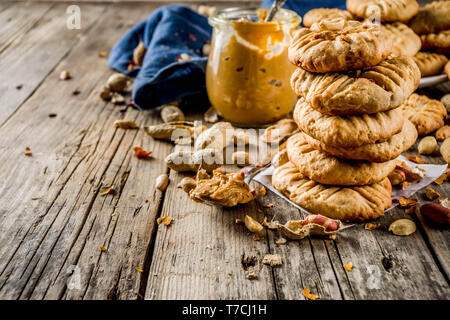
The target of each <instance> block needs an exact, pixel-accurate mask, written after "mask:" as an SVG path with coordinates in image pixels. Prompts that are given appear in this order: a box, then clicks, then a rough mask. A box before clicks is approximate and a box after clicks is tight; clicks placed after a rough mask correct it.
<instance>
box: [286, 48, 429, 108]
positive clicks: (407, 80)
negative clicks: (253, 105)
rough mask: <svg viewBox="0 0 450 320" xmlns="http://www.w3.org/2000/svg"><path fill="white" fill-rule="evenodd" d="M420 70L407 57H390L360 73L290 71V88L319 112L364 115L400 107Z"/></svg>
mask: <svg viewBox="0 0 450 320" xmlns="http://www.w3.org/2000/svg"><path fill="white" fill-rule="evenodd" d="M419 81H420V71H419V68H418V67H417V65H416V64H415V63H414V60H413V59H412V58H411V57H406V56H401V57H392V58H389V59H386V60H384V61H383V62H381V63H380V64H378V65H377V66H374V67H372V68H370V69H367V70H364V71H359V70H357V71H352V72H345V73H324V74H318V73H312V72H309V71H306V70H303V69H301V68H298V69H297V70H295V71H294V73H293V74H292V77H291V86H292V88H293V89H294V91H295V93H296V94H297V95H298V96H300V97H303V98H305V99H306V101H307V102H308V103H309V104H311V106H312V107H313V108H314V109H316V110H317V111H320V112H321V113H325V114H329V115H344V114H364V113H375V112H379V111H386V110H389V109H392V108H395V107H397V106H398V105H400V104H401V103H402V102H403V101H404V100H405V99H406V98H407V97H409V95H410V94H411V93H413V92H414V90H416V88H417V86H418V85H419Z"/></svg>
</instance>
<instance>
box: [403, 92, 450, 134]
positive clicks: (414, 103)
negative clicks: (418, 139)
mask: <svg viewBox="0 0 450 320" xmlns="http://www.w3.org/2000/svg"><path fill="white" fill-rule="evenodd" d="M400 108H401V110H402V111H403V113H404V115H405V116H406V117H407V118H408V119H409V121H411V122H412V123H413V124H414V125H415V126H416V129H417V132H418V133H419V136H423V135H426V134H429V133H431V132H433V131H435V130H437V129H439V128H440V127H442V126H443V125H444V119H446V118H447V110H446V109H445V106H444V105H443V104H442V103H441V102H440V101H438V100H433V99H430V98H428V97H427V96H423V95H418V94H417V93H413V94H412V95H411V96H410V97H409V98H408V99H407V100H406V101H405V102H404V103H403V104H402V105H401V107H400ZM400 108H399V109H400Z"/></svg>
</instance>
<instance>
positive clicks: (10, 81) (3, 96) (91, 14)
mask: <svg viewBox="0 0 450 320" xmlns="http://www.w3.org/2000/svg"><path fill="white" fill-rule="evenodd" d="M44 6H45V4H44ZM81 7H82V12H83V14H82V17H83V20H82V25H81V29H80V30H76V29H75V30H69V29H67V27H66V20H67V14H66V8H67V5H64V4H60V5H54V6H52V8H50V10H49V11H47V12H46V13H45V14H44V15H43V16H42V17H41V18H40V19H39V20H38V21H37V22H36V23H34V24H33V28H31V29H30V30H29V32H27V33H26V34H25V35H23V36H21V37H18V38H17V39H15V41H13V42H12V43H11V44H10V45H9V46H8V47H7V48H6V49H5V50H4V51H3V52H2V53H1V59H0V69H1V70H2V73H1V74H0V104H1V105H2V108H1V109H0V126H1V125H3V124H4V123H5V121H7V119H8V118H9V117H11V115H12V114H14V112H16V110H17V109H18V108H20V106H21V105H22V103H23V102H24V101H25V100H26V99H27V98H28V97H29V96H30V94H32V93H33V91H34V90H35V89H36V88H37V87H38V86H39V85H40V83H41V82H42V81H43V80H44V78H45V77H46V76H47V75H48V74H49V72H51V71H52V69H53V68H54V67H55V66H56V65H57V64H58V63H59V61H60V60H61V59H62V58H63V57H64V56H65V55H67V53H68V52H69V51H70V50H71V49H72V48H73V46H74V45H75V44H76V43H77V42H78V41H79V39H80V36H81V35H82V34H83V33H85V32H86V31H88V30H89V28H90V27H91V26H92V24H94V23H96V22H97V21H98V17H99V15H100V14H101V13H102V10H103V6H101V5H88V4H84V5H82V6H81Z"/></svg>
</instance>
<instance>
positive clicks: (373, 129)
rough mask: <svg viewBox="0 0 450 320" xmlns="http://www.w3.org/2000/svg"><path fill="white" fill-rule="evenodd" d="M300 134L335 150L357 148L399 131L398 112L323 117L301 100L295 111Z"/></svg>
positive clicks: (393, 110)
mask: <svg viewBox="0 0 450 320" xmlns="http://www.w3.org/2000/svg"><path fill="white" fill-rule="evenodd" d="M294 120H295V122H296V123H297V125H298V126H299V128H300V130H302V131H303V132H305V133H306V134H308V135H309V136H311V137H313V138H315V139H317V140H320V141H321V142H323V143H325V144H328V145H332V146H338V147H359V146H362V145H364V144H368V143H376V142H383V141H386V140H387V139H389V138H390V137H392V136H393V135H394V134H396V133H399V132H400V131H401V130H402V127H403V122H404V117H403V116H402V111H401V110H400V109H399V108H396V109H392V110H389V111H385V112H377V113H374V114H364V115H352V116H330V115H326V114H322V113H320V112H318V111H316V110H314V109H313V108H311V106H310V105H309V104H308V103H306V102H305V100H304V99H303V98H300V99H299V100H298V102H297V105H296V106H295V109H294Z"/></svg>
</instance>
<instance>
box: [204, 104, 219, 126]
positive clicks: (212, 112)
mask: <svg viewBox="0 0 450 320" xmlns="http://www.w3.org/2000/svg"><path fill="white" fill-rule="evenodd" d="M203 117H204V119H205V121H206V122H208V123H216V122H217V121H219V115H218V114H217V111H216V109H214V108H213V107H210V108H209V109H208V110H206V112H205V114H204V115H203Z"/></svg>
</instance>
